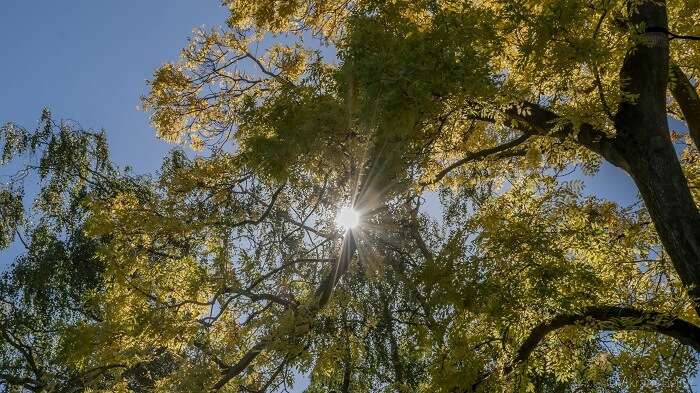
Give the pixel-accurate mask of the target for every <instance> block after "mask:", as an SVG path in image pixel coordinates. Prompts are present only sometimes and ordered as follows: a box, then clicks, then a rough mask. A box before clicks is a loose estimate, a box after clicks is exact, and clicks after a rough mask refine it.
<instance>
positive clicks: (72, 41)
mask: <svg viewBox="0 0 700 393" xmlns="http://www.w3.org/2000/svg"><path fill="white" fill-rule="evenodd" d="M261 1H265V0H261ZM225 18H226V10H225V9H224V8H222V7H221V6H220V5H219V1H218V0H206V1H203V0H198V1H193V0H190V1H185V0H167V1H166V0H147V1H143V0H141V1H137V0H131V1H95V0H64V1H56V0H52V1H49V0H34V1H20V0H14V1H12V0H10V1H6V2H4V4H3V7H2V13H0V36H1V37H3V38H4V40H3V42H2V45H3V48H2V53H4V54H5V55H4V56H3V59H2V61H0V75H1V76H0V80H1V81H2V84H1V88H2V90H1V93H0V123H5V122H7V121H13V122H16V123H18V124H20V125H23V126H25V127H28V128H33V127H34V126H35V124H36V122H37V120H38V118H39V115H40V113H41V110H42V108H43V107H49V108H50V109H51V110H52V112H53V113H54V116H55V118H56V119H61V118H63V119H72V120H76V121H78V122H79V123H80V124H81V125H82V126H83V127H86V128H94V129H101V128H103V129H105V130H106V132H107V135H108V139H109V142H110V145H111V148H112V154H113V158H114V159H115V161H116V162H117V163H118V164H120V165H125V164H129V165H131V166H132V167H133V168H134V169H135V172H137V173H144V172H151V171H153V170H155V169H157V168H158V167H159V165H160V161H161V157H162V156H163V154H164V153H165V152H166V151H167V150H168V149H170V148H171V147H172V146H170V145H168V144H166V143H164V142H160V141H158V140H157V139H156V137H155V133H154V131H153V130H152V129H151V128H150V127H149V125H148V116H147V114H145V113H143V112H140V111H138V110H137V105H138V104H139V97H140V96H141V95H142V94H144V93H145V91H146V84H145V80H146V79H148V78H150V77H151V75H152V72H153V70H154V69H155V68H156V67H158V66H159V65H161V64H163V63H164V62H168V61H173V60H176V59H177V56H178V53H179V50H180V48H182V47H183V46H184V45H185V43H186V39H187V37H188V36H189V35H190V34H191V32H192V29H193V28H195V27H199V26H205V27H212V26H217V25H222V24H223V23H224V22H225ZM586 182H587V184H588V186H589V187H588V191H589V192H591V193H595V194H597V195H599V196H602V197H607V198H610V199H615V200H617V201H619V202H621V203H623V204H626V203H629V202H631V201H632V200H633V199H634V197H635V195H636V190H635V189H634V187H633V185H632V183H631V181H630V180H629V179H628V178H627V176H626V175H625V174H623V173H622V172H621V171H619V170H617V169H615V168H611V167H609V166H606V167H604V168H603V170H602V171H601V173H600V174H599V175H598V176H596V177H595V178H588V179H587V180H586ZM5 256H7V254H5ZM0 265H4V263H0ZM297 388H299V386H298V387H297ZM297 390H299V391H300V389H297Z"/></svg>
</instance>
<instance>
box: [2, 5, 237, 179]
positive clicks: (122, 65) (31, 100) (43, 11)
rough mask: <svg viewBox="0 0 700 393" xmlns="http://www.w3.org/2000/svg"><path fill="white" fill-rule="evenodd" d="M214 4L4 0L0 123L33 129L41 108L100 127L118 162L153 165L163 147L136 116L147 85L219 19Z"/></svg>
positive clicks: (222, 12)
mask: <svg viewBox="0 0 700 393" xmlns="http://www.w3.org/2000/svg"><path fill="white" fill-rule="evenodd" d="M225 18H226V9H225V8H223V7H221V6H220V5H219V2H218V1H216V0H207V1H191V0H190V1H184V0H168V1H165V0H158V1H155V0H149V1H135V0H132V1H89V0H70V1H48V0H39V1H8V2H5V4H3V12H2V13H0V34H1V35H0V36H2V37H3V38H4V40H3V46H4V47H3V48H2V51H3V53H5V56H4V58H3V60H2V61H1V62H0V75H2V77H1V78H2V85H1V86H2V94H0V122H2V123H4V122H6V121H14V122H17V123H19V124H20V125H23V126H25V127H29V128H33V127H34V125H35V124H36V122H37V120H38V119H39V115H40V114H41V109H42V108H43V107H45V106H46V107H49V108H50V109H51V110H52V112H53V113H54V116H55V117H56V118H57V119H60V118H63V119H72V120H76V121H78V122H79V123H80V124H81V125H82V126H83V127H87V128H95V129H100V128H104V129H105V130H106V132H107V134H108V139H109V142H110V145H111V147H112V151H113V155H114V159H115V160H116V161H117V163H119V164H126V163H128V164H130V165H132V166H133V167H134V168H135V169H136V171H137V172H147V171H150V170H153V169H155V168H157V167H158V166H159V163H160V159H161V157H162V155H163V153H164V152H166V151H167V150H168V149H169V148H170V147H172V146H169V145H167V144H166V143H164V142H160V141H158V140H157V139H156V137H155V133H154V131H153V130H152V129H151V128H150V127H149V125H148V116H147V114H145V113H143V112H140V111H138V110H137V105H138V104H139V97H140V96H141V95H142V94H144V93H145V92H146V84H145V80H146V79H149V78H150V77H151V75H152V73H153V70H154V69H155V68H156V67H158V66H159V65H161V64H163V63H165V62H168V61H173V60H176V59H177V56H178V54H179V50H180V48H182V47H183V46H184V45H185V43H186V40H187V37H188V36H189V35H190V34H191V32H192V29H193V28H195V27H199V26H207V27H211V26H215V25H221V24H223V23H224V22H225Z"/></svg>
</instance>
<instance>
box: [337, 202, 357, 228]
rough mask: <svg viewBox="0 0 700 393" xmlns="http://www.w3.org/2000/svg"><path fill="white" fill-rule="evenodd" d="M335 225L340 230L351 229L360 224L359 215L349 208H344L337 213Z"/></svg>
mask: <svg viewBox="0 0 700 393" xmlns="http://www.w3.org/2000/svg"><path fill="white" fill-rule="evenodd" d="M335 223H336V224H337V225H338V227H339V228H341V229H345V230H347V229H353V228H355V227H356V226H357V225H358V224H359V223H360V213H358V212H357V211H356V210H355V209H353V208H351V207H349V206H345V207H343V208H341V209H340V211H338V215H337V216H336V217H335Z"/></svg>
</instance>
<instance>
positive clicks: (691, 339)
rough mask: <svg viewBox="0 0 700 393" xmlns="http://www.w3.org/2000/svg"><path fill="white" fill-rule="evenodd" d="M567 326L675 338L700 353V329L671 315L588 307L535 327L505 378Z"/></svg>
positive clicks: (485, 377) (484, 377)
mask: <svg viewBox="0 0 700 393" xmlns="http://www.w3.org/2000/svg"><path fill="white" fill-rule="evenodd" d="M566 326H582V327H587V328H590V329H595V330H605V331H620V330H627V331H630V330H632V331H633V330H639V331H646V332H655V333H659V334H663V335H666V336H669V337H673V338H675V339H676V340H678V341H680V342H681V343H683V344H685V345H688V346H691V347H692V348H693V349H695V350H696V351H698V352H700V327H698V326H696V325H694V324H692V323H690V322H688V321H685V320H683V319H680V318H676V317H673V316H670V315H667V314H662V313H658V312H650V311H642V310H638V309H635V308H631V307H613V306H601V307H588V308H585V309H583V310H582V311H581V312H580V313H577V314H561V315H558V316H556V317H554V318H552V319H551V320H549V321H546V322H542V323H540V324H539V325H537V326H535V328H534V329H532V331H531V332H530V334H529V335H528V336H527V338H526V339H525V340H524V341H523V343H522V344H521V345H520V347H519V348H518V351H517V352H516V353H515V356H514V357H513V359H512V360H511V361H510V362H508V363H507V364H506V365H505V366H504V367H503V368H502V369H501V370H500V371H501V373H502V374H503V375H504V376H507V375H509V374H510V373H512V372H513V371H514V370H515V369H516V368H517V367H518V366H520V365H521V364H522V363H524V362H525V361H526V360H527V359H528V358H529V357H530V355H531V354H532V352H533V351H534V350H535V348H537V346H538V345H539V344H540V343H541V342H542V341H543V340H544V339H545V337H546V336H547V334H549V333H551V332H553V331H555V330H557V329H561V328H563V327H566ZM493 373H494V371H490V372H488V373H485V374H483V375H482V376H481V377H480V378H479V379H478V380H477V381H476V383H475V384H474V385H473V386H472V389H474V388H476V386H477V385H479V384H481V383H483V382H484V381H486V379H488V378H489V377H490V376H491V375H493Z"/></svg>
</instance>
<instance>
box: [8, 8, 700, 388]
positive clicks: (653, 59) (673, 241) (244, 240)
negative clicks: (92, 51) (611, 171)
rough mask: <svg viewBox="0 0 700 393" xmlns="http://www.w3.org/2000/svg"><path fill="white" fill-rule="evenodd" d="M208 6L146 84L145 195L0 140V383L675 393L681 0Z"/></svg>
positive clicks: (688, 68) (688, 336)
mask: <svg viewBox="0 0 700 393" xmlns="http://www.w3.org/2000/svg"><path fill="white" fill-rule="evenodd" d="M223 5H224V6H226V7H228V9H229V10H230V14H229V18H228V20H227V21H226V26H225V27H223V28H217V29H212V30H197V31H196V32H195V33H194V34H193V36H192V37H191V38H190V40H189V43H188V45H187V46H186V47H185V48H184V49H183V50H182V54H181V58H180V60H179V61H177V62H175V63H171V64H165V65H163V66H162V67H160V68H159V69H157V70H155V72H154V75H153V78H152V80H150V81H149V82H148V84H149V89H150V90H149V92H148V94H147V95H146V96H145V97H143V106H144V108H145V109H146V110H147V111H148V112H149V113H150V115H151V120H152V124H153V128H154V129H155V131H156V132H157V134H158V135H159V136H160V137H161V138H163V139H166V140H169V141H172V142H174V143H178V145H177V147H176V148H174V149H173V150H172V152H171V153H170V154H169V155H168V156H167V157H165V158H164V159H163V164H162V167H161V169H160V170H159V171H158V173H155V174H152V175H146V176H144V175H135V174H133V173H132V172H130V171H127V170H122V169H119V168H117V167H115V166H114V165H113V164H111V163H110V160H109V157H108V148H107V144H106V141H105V137H104V135H103V134H102V133H97V132H93V131H91V130H83V129H81V128H80V127H78V126H77V125H75V124H72V123H70V122H56V121H55V120H53V118H52V116H51V114H50V113H49V112H48V111H45V112H44V114H43V115H42V118H41V122H40V125H39V127H38V128H37V129H36V130H33V131H30V130H27V129H25V128H22V127H20V126H18V125H15V124H11V123H9V124H7V125H5V126H4V127H3V128H2V131H1V132H0V146H2V149H3V150H2V152H3V153H2V163H4V164H11V165H13V166H10V168H17V167H19V170H17V171H16V172H15V173H14V175H12V176H11V177H10V182H9V183H8V184H7V185H5V186H3V187H4V188H2V189H0V212H1V213H2V218H1V219H0V246H1V247H7V246H9V245H10V243H12V242H13V241H19V242H21V243H22V244H23V246H24V248H25V252H24V253H23V254H22V255H20V256H19V257H18V258H17V259H16V260H15V262H14V263H13V265H12V266H11V267H10V269H9V270H8V271H7V272H6V273H5V275H4V276H3V278H2V282H1V283H0V300H1V301H2V314H1V318H2V319H0V347H1V348H2V351H0V352H1V354H0V388H2V389H4V390H5V391H7V392H19V391H36V392H78V391H85V392H100V391H104V392H107V391H109V392H150V391H154V392H200V391H220V392H272V391H283V390H284V389H285V388H288V387H290V386H291V384H292V382H293V380H294V377H295V375H296V374H299V373H305V374H309V375H310V385H309V387H308V388H307V391H308V392H328V391H337V392H380V391H386V392H501V391H518V392H534V391H537V392H678V391H690V390H691V389H692V387H691V383H690V379H691V378H692V376H693V375H694V374H695V372H696V367H697V360H698V351H700V314H699V313H700V213H699V212H698V198H699V197H700V188H699V187H700V186H699V183H700V158H699V157H698V146H699V145H700V118H699V117H698V114H700V99H699V98H698V93H697V88H696V86H697V78H698V75H700V44H698V43H697V42H696V41H693V40H686V39H681V38H682V37H681V38H678V36H680V35H692V34H700V2H698V1H694V0H693V1H690V0H684V1H681V0H669V1H663V0H653V1H651V0H587V1H582V0H545V1H542V0H517V1H516V0H483V1H465V0H463V1H451V0H412V1H404V0H390V1H378V0H356V1H353V0H327V1H321V0H303V1H302V0H285V1H249V0H227V1H224V2H223ZM669 118H673V119H676V120H677V121H678V122H679V123H680V124H682V125H683V126H684V127H683V128H685V130H687V132H686V131H685V130H683V129H679V130H671V129H669ZM679 123H674V124H679ZM603 162H607V163H609V164H611V165H614V166H616V167H618V168H620V169H621V170H623V171H625V172H626V173H627V174H628V175H629V176H630V177H631V179H632V180H633V181H634V183H635V185H636V186H637V188H638V191H639V200H638V201H637V202H636V203H633V204H631V205H629V206H626V205H621V204H619V203H617V202H616V201H611V200H605V199H603V198H600V197H597V196H591V195H588V194H587V193H586V192H585V189H584V184H583V182H582V181H581V180H577V179H576V177H572V176H571V173H572V172H578V173H585V174H590V175H595V173H596V172H597V171H598V169H599V167H600V166H601V164H602V163H603ZM32 179H38V180H39V184H40V189H39V191H38V192H37V193H36V195H35V196H32V195H30V194H31V193H29V192H25V188H26V187H25V184H26V183H27V182H28V181H32ZM29 199H33V203H29V202H27V201H28V200H29ZM25 205H26V206H27V207H26V208H25ZM347 206H351V207H353V208H354V209H355V210H356V211H357V212H359V215H360V223H359V225H358V226H356V227H354V228H351V229H345V228H339V227H338V226H337V225H336V223H335V215H336V214H337V213H338V211H339V210H340V209H341V208H343V207H347Z"/></svg>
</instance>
